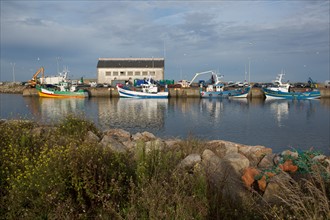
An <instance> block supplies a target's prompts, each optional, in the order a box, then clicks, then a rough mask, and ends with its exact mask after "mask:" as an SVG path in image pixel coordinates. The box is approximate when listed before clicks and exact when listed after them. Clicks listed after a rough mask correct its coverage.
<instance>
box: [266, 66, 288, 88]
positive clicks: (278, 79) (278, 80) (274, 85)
mask: <svg viewBox="0 0 330 220" xmlns="http://www.w3.org/2000/svg"><path fill="white" fill-rule="evenodd" d="M284 75H285V73H284V71H283V70H282V71H281V73H279V74H278V75H277V77H276V79H275V80H273V81H272V85H270V86H268V87H267V89H268V90H271V91H280V92H289V89H290V86H291V85H290V83H289V82H287V83H283V82H282V81H283V79H284V77H283V76H284Z"/></svg>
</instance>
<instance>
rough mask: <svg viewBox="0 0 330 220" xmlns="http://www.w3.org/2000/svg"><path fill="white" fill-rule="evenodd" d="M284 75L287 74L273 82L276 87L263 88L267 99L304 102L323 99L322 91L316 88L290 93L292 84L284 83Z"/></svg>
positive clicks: (281, 74)
mask: <svg viewBox="0 0 330 220" xmlns="http://www.w3.org/2000/svg"><path fill="white" fill-rule="evenodd" d="M283 75H285V74H284V73H283V72H281V73H280V74H279V75H278V77H276V80H275V81H274V82H273V84H274V86H270V87H266V88H263V91H264V93H265V96H266V99H291V100H294V99H295V100H304V99H319V98H321V93H320V90H318V89H314V87H313V88H310V89H307V91H305V92H295V91H290V83H283V82H282V79H283ZM310 80H311V79H310ZM311 83H312V82H311Z"/></svg>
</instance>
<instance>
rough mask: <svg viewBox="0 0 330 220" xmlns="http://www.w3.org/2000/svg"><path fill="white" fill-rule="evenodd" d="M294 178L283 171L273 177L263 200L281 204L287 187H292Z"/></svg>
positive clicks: (271, 203) (267, 202) (268, 202)
mask: <svg viewBox="0 0 330 220" xmlns="http://www.w3.org/2000/svg"><path fill="white" fill-rule="evenodd" d="M292 181H293V179H292V178H291V177H290V175H289V174H287V173H284V172H281V173H280V174H278V175H276V176H274V177H272V178H271V179H270V180H269V183H268V185H267V187H266V189H265V192H264V194H263V196H262V197H263V200H264V202H265V203H266V204H270V205H273V204H280V203H281V202H282V200H281V199H280V198H283V196H284V193H285V190H284V189H285V188H286V187H290V185H291V182H292Z"/></svg>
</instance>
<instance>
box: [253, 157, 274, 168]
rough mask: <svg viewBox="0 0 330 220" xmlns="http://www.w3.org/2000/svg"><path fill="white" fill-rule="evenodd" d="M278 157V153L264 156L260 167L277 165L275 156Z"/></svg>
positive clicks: (259, 164)
mask: <svg viewBox="0 0 330 220" xmlns="http://www.w3.org/2000/svg"><path fill="white" fill-rule="evenodd" d="M275 157H276V154H267V155H266V156H264V157H263V158H262V159H261V160H260V162H259V163H258V165H257V166H258V168H263V169H266V168H271V167H273V166H274V165H275V163H274V158H275Z"/></svg>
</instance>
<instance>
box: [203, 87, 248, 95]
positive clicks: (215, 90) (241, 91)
mask: <svg viewBox="0 0 330 220" xmlns="http://www.w3.org/2000/svg"><path fill="white" fill-rule="evenodd" d="M224 87H225V86H224V84H215V85H209V86H208V87H206V89H205V91H203V90H202V89H201V90H200V96H201V97H202V98H246V97H247V96H248V94H249V91H250V88H251V87H250V86H247V87H242V88H237V89H232V90H224Z"/></svg>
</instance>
